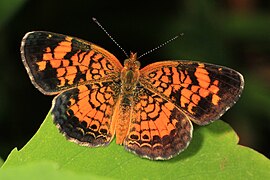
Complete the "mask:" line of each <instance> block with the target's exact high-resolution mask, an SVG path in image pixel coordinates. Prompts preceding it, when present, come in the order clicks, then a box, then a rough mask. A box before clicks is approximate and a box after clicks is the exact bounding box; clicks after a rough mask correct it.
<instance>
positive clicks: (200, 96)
mask: <svg viewBox="0 0 270 180" xmlns="http://www.w3.org/2000/svg"><path fill="white" fill-rule="evenodd" d="M21 57H22V61H23V64H24V66H25V68H26V70H27V72H28V75H29V77H30V79H31V81H32V83H33V85H34V86H35V87H36V88H37V89H38V90H39V91H40V92H42V93H43V94H45V95H57V96H56V97H55V98H54V99H53V102H52V109H51V115H52V118H53V121H54V123H55V124H56V126H57V127H58V128H59V130H60V132H61V133H63V134H64V136H65V137H67V139H69V140H70V141H73V142H75V143H77V144H80V145H83V146H89V147H97V146H106V145H108V144H109V143H110V142H111V141H112V140H113V138H114V137H115V136H116V143H117V144H120V145H123V146H124V147H125V149H126V150H128V151H130V152H133V153H135V154H137V155H138V156H140V157H143V158H148V159H151V160H167V159H170V158H172V157H175V156H176V155H178V154H179V153H180V152H182V151H183V150H185V149H186V148H187V147H188V145H189V143H190V141H191V139H192V132H193V125H192V122H193V123H195V124H198V125H206V124H209V123H210V122H212V121H214V120H216V119H218V118H220V117H221V116H222V115H223V114H224V113H225V112H226V111H227V110H228V109H229V108H230V107H231V106H232V105H233V104H234V103H235V102H236V101H237V100H238V98H239V97H240V95H241V92H242V90H243V87H244V79H243V76H242V75H241V74H240V73H239V72H237V71H235V70H233V69H230V68H227V67H223V66H218V65H214V64H209V63H202V62H197V61H184V60H168V61H161V62H156V63H152V64H150V65H147V66H146V67H144V68H140V62H139V61H138V58H137V54H136V53H131V54H130V57H129V58H127V59H126V60H125V61H124V65H122V64H121V63H120V61H119V60H118V59H117V58H116V57H115V56H114V55H113V54H111V53H110V52H108V51H107V50H105V49H103V48H102V47H100V46H98V45H95V44H93V43H91V42H87V41H85V40H82V39H79V38H75V37H71V36H66V35H62V34H57V33H52V32H46V31H33V32H28V33H27V34H26V35H25V36H24V37H23V40H22V43H21Z"/></svg>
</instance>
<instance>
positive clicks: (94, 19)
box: [92, 17, 129, 58]
mask: <svg viewBox="0 0 270 180" xmlns="http://www.w3.org/2000/svg"><path fill="white" fill-rule="evenodd" d="M92 19H93V21H94V22H95V23H96V24H97V25H98V26H99V27H100V28H101V29H102V30H103V31H104V32H105V33H106V34H107V36H109V38H110V39H111V40H112V41H113V42H114V44H116V45H117V46H118V47H119V48H120V49H121V50H122V51H123V52H124V54H125V55H126V56H127V58H129V56H128V54H127V53H126V51H125V50H124V49H123V48H122V47H121V46H120V45H119V44H118V43H117V42H116V41H115V40H114V39H113V37H112V36H111V35H110V34H109V33H108V32H107V31H106V29H105V28H104V27H103V26H102V25H101V24H100V23H99V22H98V20H97V19H96V18H94V17H93V18H92Z"/></svg>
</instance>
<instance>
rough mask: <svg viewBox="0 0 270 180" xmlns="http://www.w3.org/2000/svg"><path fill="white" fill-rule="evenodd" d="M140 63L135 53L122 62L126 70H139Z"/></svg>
mask: <svg viewBox="0 0 270 180" xmlns="http://www.w3.org/2000/svg"><path fill="white" fill-rule="evenodd" d="M140 66H141V63H140V62H139V61H138V60H137V53H132V52H131V53H130V57H129V58H128V59H126V60H125V61H124V68H125V69H127V70H132V71H136V70H139V69H140Z"/></svg>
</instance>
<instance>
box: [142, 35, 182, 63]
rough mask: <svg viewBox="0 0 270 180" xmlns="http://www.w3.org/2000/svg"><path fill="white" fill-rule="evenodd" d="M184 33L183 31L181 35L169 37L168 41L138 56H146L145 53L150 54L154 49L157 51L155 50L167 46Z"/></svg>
mask: <svg viewBox="0 0 270 180" xmlns="http://www.w3.org/2000/svg"><path fill="white" fill-rule="evenodd" d="M183 35H184V33H181V34H180V35H177V36H174V37H173V38H171V39H169V40H168V41H166V42H164V43H162V44H160V45H159V46H157V47H155V48H154V49H151V50H149V51H147V52H145V53H143V54H142V55H140V56H139V57H138V59H140V58H141V57H143V56H145V55H147V54H149V53H151V52H153V51H155V50H157V49H159V48H161V47H163V46H165V45H166V44H168V43H170V42H172V41H173V40H175V39H177V38H178V37H179V36H183Z"/></svg>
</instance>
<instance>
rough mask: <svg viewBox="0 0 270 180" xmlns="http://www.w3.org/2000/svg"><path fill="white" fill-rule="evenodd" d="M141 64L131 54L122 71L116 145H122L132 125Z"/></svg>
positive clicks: (135, 56)
mask: <svg viewBox="0 0 270 180" xmlns="http://www.w3.org/2000/svg"><path fill="white" fill-rule="evenodd" d="M139 68H140V63H139V61H137V54H136V53H135V54H133V53H131V55H130V58H129V59H126V60H125V62H124V68H123V70H122V71H121V84H122V87H121V96H120V99H119V105H120V106H119V109H118V114H119V115H118V116H117V120H116V121H117V126H116V127H117V128H116V143H117V144H122V142H123V140H124V137H126V134H127V132H128V128H129V124H130V112H131V107H132V105H133V97H134V96H133V93H134V92H135V88H136V84H137V82H138V79H139V76H140V72H139Z"/></svg>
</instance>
